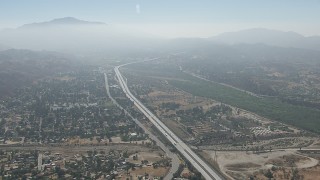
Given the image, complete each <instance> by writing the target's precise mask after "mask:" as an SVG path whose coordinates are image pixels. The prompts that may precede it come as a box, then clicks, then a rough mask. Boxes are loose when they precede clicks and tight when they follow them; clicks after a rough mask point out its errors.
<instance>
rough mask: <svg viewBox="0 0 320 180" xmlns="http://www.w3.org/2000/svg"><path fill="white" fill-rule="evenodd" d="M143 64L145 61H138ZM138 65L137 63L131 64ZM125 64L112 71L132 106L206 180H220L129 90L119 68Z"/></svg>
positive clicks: (216, 173) (214, 172)
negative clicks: (132, 103)
mask: <svg viewBox="0 0 320 180" xmlns="http://www.w3.org/2000/svg"><path fill="white" fill-rule="evenodd" d="M156 59H158V58H154V59H149V60H146V61H152V60H156ZM140 62H145V61H140ZM133 63H138V62H133ZM133 63H127V64H123V65H120V66H116V67H115V68H114V71H115V73H116V75H117V78H118V81H119V84H120V86H121V88H122V90H123V91H124V93H125V94H126V96H127V97H128V98H129V99H130V100H131V101H132V102H134V105H135V106H136V107H137V108H138V109H139V110H140V111H141V112H142V113H143V114H144V115H145V116H146V117H147V118H148V119H149V120H150V121H151V122H152V123H153V124H154V126H156V128H157V129H158V130H159V131H160V132H161V133H162V134H163V135H164V136H165V137H166V138H167V139H168V140H169V141H170V142H171V143H172V144H173V145H174V146H175V147H176V148H177V150H178V151H179V152H180V153H181V154H182V155H183V156H184V157H185V158H186V159H188V160H189V161H190V163H191V164H192V165H193V166H194V167H195V168H196V169H197V170H198V171H199V172H200V173H201V174H202V176H203V177H204V178H206V179H216V180H220V179H222V177H221V176H220V175H219V174H218V172H216V171H215V170H214V169H212V168H211V167H210V166H209V165H208V164H207V163H206V162H204V161H203V160H202V159H201V158H200V157H199V156H198V155H197V154H196V153H194V152H193V151H192V150H191V149H190V148H189V146H188V145H186V144H185V143H184V142H183V141H182V140H181V139H180V138H179V137H178V136H176V135H175V134H174V133H173V132H172V131H171V130H170V129H169V128H168V127H167V126H166V125H165V124H163V123H162V122H161V121H160V120H159V119H158V118H157V117H156V116H155V115H154V114H153V113H152V112H151V111H150V110H149V109H148V108H146V107H145V106H144V105H143V104H142V103H141V102H140V101H139V100H138V99H137V98H136V97H135V96H134V95H133V94H132V93H131V92H130V90H129V88H128V86H127V83H126V81H125V80H124V79H123V77H122V75H121V73H120V71H119V68H120V67H123V66H126V65H129V64H133Z"/></svg>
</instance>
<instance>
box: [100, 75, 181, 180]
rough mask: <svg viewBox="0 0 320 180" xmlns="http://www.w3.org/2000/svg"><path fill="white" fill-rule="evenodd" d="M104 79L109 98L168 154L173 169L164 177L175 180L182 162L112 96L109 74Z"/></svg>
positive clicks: (167, 179)
mask: <svg viewBox="0 0 320 180" xmlns="http://www.w3.org/2000/svg"><path fill="white" fill-rule="evenodd" d="M104 79H105V84H106V90H107V95H108V96H109V98H110V99H111V101H112V102H113V103H114V104H115V105H116V106H118V107H119V108H120V109H121V110H123V111H124V112H125V113H126V115H128V116H129V117H130V118H131V119H132V120H133V121H134V122H135V123H136V124H137V125H138V126H140V127H141V128H142V129H143V130H144V132H145V133H146V134H148V135H149V138H150V139H152V140H154V141H155V142H156V143H157V145H158V146H159V147H160V148H161V149H162V150H163V151H164V152H165V153H166V154H167V156H168V157H170V158H171V161H172V162H171V164H172V167H171V168H170V170H169V172H168V173H167V175H166V176H165V177H164V179H165V180H171V179H172V178H173V174H174V173H175V172H177V171H178V168H179V164H180V160H179V158H178V156H177V155H176V154H174V153H172V152H171V151H170V150H169V148H168V147H167V146H165V145H164V144H163V143H162V142H161V141H160V140H159V139H158V138H157V137H156V136H155V135H154V134H152V133H151V132H150V131H149V130H148V129H147V128H146V127H144V125H143V124H142V123H141V122H140V121H138V120H137V119H136V118H134V117H132V116H131V114H130V113H128V112H127V110H126V109H124V108H123V107H122V106H121V105H120V104H119V103H118V102H117V101H116V100H115V99H114V98H113V97H112V96H111V94H110V91H109V83H108V77H107V74H106V73H104Z"/></svg>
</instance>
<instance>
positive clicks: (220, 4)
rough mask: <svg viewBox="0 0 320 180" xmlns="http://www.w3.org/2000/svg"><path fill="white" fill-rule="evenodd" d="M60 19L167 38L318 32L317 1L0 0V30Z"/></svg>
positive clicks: (318, 11) (319, 24) (318, 8)
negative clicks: (259, 29) (243, 31)
mask: <svg viewBox="0 0 320 180" xmlns="http://www.w3.org/2000/svg"><path fill="white" fill-rule="evenodd" d="M61 17H75V18H78V19H83V20H89V21H101V22H105V23H107V24H115V25H119V26H124V27H132V28H135V29H138V30H142V31H146V32H148V33H151V34H159V35H162V36H167V37H175V36H180V37H181V36H201V37H206V36H212V35H216V34H217V33H221V32H224V31H236V30H240V29H246V28H253V27H263V28H269V29H279V30H284V31H295V32H298V33H301V34H304V35H308V36H309V35H320V0H232V1H231V0H220V1H217V0H0V28H5V27H17V26H20V25H22V24H26V23H32V22H42V21H49V20H51V19H54V18H61Z"/></svg>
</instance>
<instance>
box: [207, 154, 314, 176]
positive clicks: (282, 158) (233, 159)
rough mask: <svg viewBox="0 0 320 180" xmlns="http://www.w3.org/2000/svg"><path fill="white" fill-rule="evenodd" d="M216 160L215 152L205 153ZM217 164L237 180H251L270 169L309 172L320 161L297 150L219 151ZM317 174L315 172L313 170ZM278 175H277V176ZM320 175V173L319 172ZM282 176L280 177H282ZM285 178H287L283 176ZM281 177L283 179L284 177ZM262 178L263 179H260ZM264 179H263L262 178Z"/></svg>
mask: <svg viewBox="0 0 320 180" xmlns="http://www.w3.org/2000/svg"><path fill="white" fill-rule="evenodd" d="M204 152H205V153H207V154H209V155H210V156H211V158H212V159H214V156H215V153H214V151H204ZM216 155H217V157H216V159H217V163H218V164H219V167H220V169H221V170H222V171H223V172H225V173H227V174H228V175H230V176H232V177H233V178H235V179H239V178H240V179H241V178H249V177H250V176H253V175H255V176H256V177H259V174H263V172H264V171H266V170H268V169H271V168H272V169H274V168H276V169H281V170H282V169H284V170H287V171H289V170H292V169H293V168H294V169H297V170H301V173H302V172H303V171H307V169H310V168H314V167H317V165H318V164H319V160H318V159H315V158H312V157H308V156H306V155H302V154H299V153H298V152H297V150H290V149H289V150H276V151H272V152H265V153H260V154H254V153H252V152H244V151H217V152H216ZM318 168H319V167H317V169H318ZM312 172H313V173H316V171H315V170H312ZM276 174H277V173H275V176H276ZM318 174H320V172H318ZM280 176H281V175H279V177H280ZM282 176H283V177H287V176H285V175H282ZM282 176H281V177H282ZM260 178H262V177H260ZM262 179H263V178H262Z"/></svg>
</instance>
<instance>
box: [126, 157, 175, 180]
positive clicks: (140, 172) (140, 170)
mask: <svg viewBox="0 0 320 180" xmlns="http://www.w3.org/2000/svg"><path fill="white" fill-rule="evenodd" d="M136 155H137V159H136V160H134V159H133V157H134V156H136ZM163 155H164V154H163V152H162V151H152V152H138V153H134V154H132V155H130V157H129V158H128V159H127V161H128V162H131V163H133V164H140V163H141V161H147V163H146V164H145V165H143V166H142V167H136V168H135V169H134V170H132V169H131V170H129V173H130V175H126V174H122V176H121V178H120V179H126V178H130V176H131V177H132V178H133V179H138V177H139V176H144V175H145V173H146V172H148V174H149V177H163V176H165V175H166V174H167V173H168V171H169V169H170V167H157V168H154V167H153V165H152V164H153V163H155V162H158V161H160V160H163V159H164V157H163Z"/></svg>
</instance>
